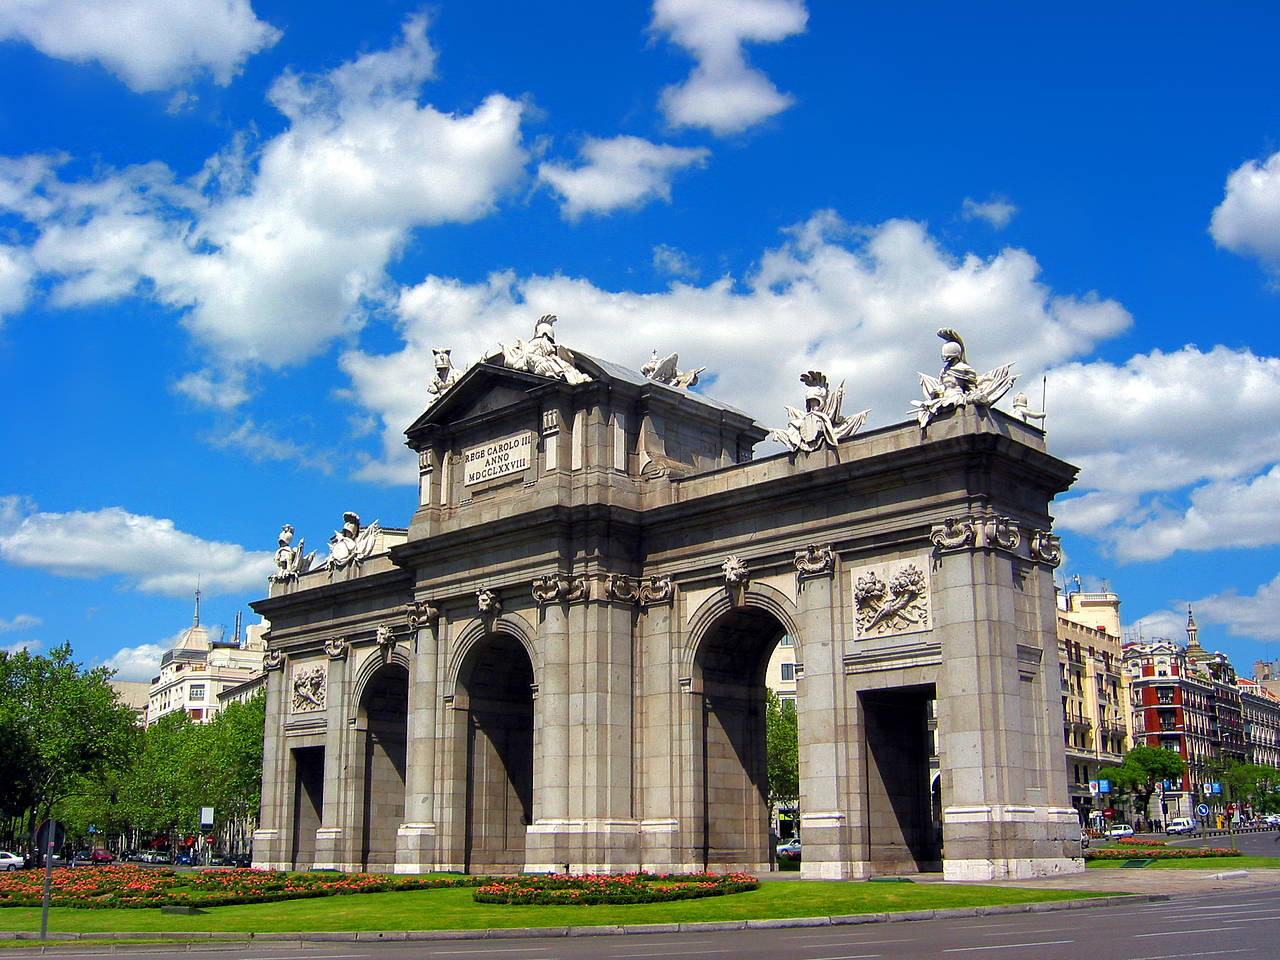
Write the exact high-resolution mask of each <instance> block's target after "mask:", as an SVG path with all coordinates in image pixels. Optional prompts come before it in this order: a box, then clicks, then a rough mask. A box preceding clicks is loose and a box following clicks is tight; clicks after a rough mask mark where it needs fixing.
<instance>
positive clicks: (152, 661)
mask: <svg viewBox="0 0 1280 960" xmlns="http://www.w3.org/2000/svg"><path fill="white" fill-rule="evenodd" d="M180 639H181V635H178V636H175V637H173V638H172V639H171V640H170V641H169V642H167V643H143V644H140V645H138V646H136V647H121V648H120V649H119V650H117V651H116V652H115V653H114V654H113V655H112V656H111V657H109V658H108V659H106V660H104V661H103V663H102V666H104V667H106V668H108V669H109V670H114V671H116V676H115V678H116V679H117V680H151V679H153V678H154V677H156V676H158V675H159V673H160V658H161V657H163V656H164V655H165V653H166V652H168V651H169V650H172V649H173V648H174V647H175V646H176V645H177V643H178V641H179V640H180Z"/></svg>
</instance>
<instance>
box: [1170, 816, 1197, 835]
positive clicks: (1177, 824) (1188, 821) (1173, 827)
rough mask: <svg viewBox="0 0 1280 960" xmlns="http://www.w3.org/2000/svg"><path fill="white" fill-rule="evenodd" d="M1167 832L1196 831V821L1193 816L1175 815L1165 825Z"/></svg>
mask: <svg viewBox="0 0 1280 960" xmlns="http://www.w3.org/2000/svg"><path fill="white" fill-rule="evenodd" d="M1164 832H1165V833H1195V832H1196V822H1195V820H1193V819H1192V818H1191V817H1174V818H1173V819H1172V820H1170V821H1169V822H1168V823H1166V824H1165V825H1164Z"/></svg>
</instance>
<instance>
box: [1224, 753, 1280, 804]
mask: <svg viewBox="0 0 1280 960" xmlns="http://www.w3.org/2000/svg"><path fill="white" fill-rule="evenodd" d="M1217 776H1218V779H1219V780H1221V781H1222V785H1223V787H1225V788H1226V793H1227V799H1229V800H1236V801H1244V800H1248V801H1251V802H1252V803H1253V808H1254V812H1255V813H1273V812H1275V811H1276V810H1277V809H1280V797H1277V795H1276V789H1277V788H1278V787H1280V770H1277V769H1276V768H1275V767H1264V766H1261V765H1260V764H1256V763H1238V762H1234V761H1227V762H1225V763H1223V764H1221V765H1220V766H1219V767H1218V772H1217Z"/></svg>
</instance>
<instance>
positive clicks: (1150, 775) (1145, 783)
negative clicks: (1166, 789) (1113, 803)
mask: <svg viewBox="0 0 1280 960" xmlns="http://www.w3.org/2000/svg"><path fill="white" fill-rule="evenodd" d="M1185 767H1186V763H1185V762H1184V761H1183V759H1182V757H1181V756H1180V755H1178V754H1177V753H1175V752H1174V751H1172V750H1165V749H1163V748H1161V747H1147V746H1140V747H1134V748H1133V749H1132V750H1130V751H1129V752H1128V753H1126V754H1125V755H1124V762H1123V763H1121V764H1120V766H1118V767H1111V768H1109V769H1107V770H1106V771H1104V772H1105V774H1106V777H1107V779H1109V780H1110V781H1111V785H1112V789H1113V791H1115V792H1118V793H1129V794H1132V795H1133V797H1134V799H1135V800H1136V801H1137V802H1138V804H1139V806H1140V809H1141V810H1142V816H1143V817H1144V818H1146V819H1150V814H1149V813H1148V812H1147V807H1148V806H1149V805H1150V803H1151V795H1152V794H1153V793H1155V791H1156V787H1157V786H1158V785H1159V784H1160V783H1161V782H1163V781H1165V780H1179V779H1181V778H1182V771H1183V770H1184V769H1185Z"/></svg>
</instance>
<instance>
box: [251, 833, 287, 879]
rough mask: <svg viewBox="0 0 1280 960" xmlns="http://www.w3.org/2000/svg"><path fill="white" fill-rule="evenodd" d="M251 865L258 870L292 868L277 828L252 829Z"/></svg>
mask: <svg viewBox="0 0 1280 960" xmlns="http://www.w3.org/2000/svg"><path fill="white" fill-rule="evenodd" d="M253 866H254V867H255V868H256V869H258V870H292V869H293V863H292V862H291V861H290V860H289V857H288V855H287V853H286V851H285V849H284V843H283V841H282V840H281V838H280V831H279V830H272V829H269V828H264V829H261V830H255V831H253Z"/></svg>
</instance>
